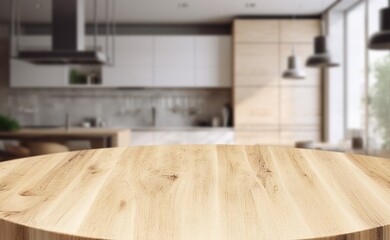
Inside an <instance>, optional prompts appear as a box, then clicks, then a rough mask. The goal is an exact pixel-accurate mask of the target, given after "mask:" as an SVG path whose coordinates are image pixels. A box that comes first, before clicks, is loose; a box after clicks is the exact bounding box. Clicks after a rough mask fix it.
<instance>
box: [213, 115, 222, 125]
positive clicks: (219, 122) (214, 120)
mask: <svg viewBox="0 0 390 240" xmlns="http://www.w3.org/2000/svg"><path fill="white" fill-rule="evenodd" d="M211 125H212V126H213V127H220V126H221V118H220V117H219V116H215V117H213V119H212V120H211Z"/></svg>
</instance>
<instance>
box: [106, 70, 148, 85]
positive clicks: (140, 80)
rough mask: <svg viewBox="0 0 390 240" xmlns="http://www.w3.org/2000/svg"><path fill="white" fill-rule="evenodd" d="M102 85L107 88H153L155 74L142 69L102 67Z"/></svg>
mask: <svg viewBox="0 0 390 240" xmlns="http://www.w3.org/2000/svg"><path fill="white" fill-rule="evenodd" d="M102 85H103V86H106V87H153V72H152V71H151V69H150V68H147V67H146V68H142V67H134V68H132V67H120V66H113V67H112V66H104V67H102Z"/></svg>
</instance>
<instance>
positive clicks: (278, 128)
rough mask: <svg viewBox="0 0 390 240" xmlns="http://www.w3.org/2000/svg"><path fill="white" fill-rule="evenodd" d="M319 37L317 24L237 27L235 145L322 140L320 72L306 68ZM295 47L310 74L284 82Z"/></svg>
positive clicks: (236, 23)
mask: <svg viewBox="0 0 390 240" xmlns="http://www.w3.org/2000/svg"><path fill="white" fill-rule="evenodd" d="M320 31H321V28H320V21H319V20H318V19H299V20H296V21H294V22H293V21H291V20H285V19H279V20H278V19H275V20H263V19H256V20H253V19H245V20H243V19H238V20H235V21H234V33H233V34H234V36H233V38H234V43H233V48H234V50H233V51H234V73H233V76H234V84H233V92H234V101H233V108H234V123H235V127H236V129H237V131H236V143H261V144H288V145H292V144H294V142H295V141H307V140H311V141H317V140H320V139H321V127H322V124H321V113H322V110H321V106H322V103H321V97H322V92H321V91H322V89H321V85H322V84H321V71H320V70H319V69H313V68H305V67H304V66H305V62H304V61H305V59H306V58H307V57H309V56H310V55H312V54H313V38H314V37H315V36H316V35H318V34H319V33H320ZM292 46H294V48H295V52H296V55H298V56H299V57H300V58H301V60H302V63H301V65H302V66H303V67H304V68H305V69H304V70H305V71H306V73H307V77H306V78H305V79H303V80H291V79H284V78H282V74H283V71H284V70H285V69H287V59H288V57H289V56H290V55H291V48H292ZM251 130H253V132H251ZM300 132H302V135H301V136H300V135H299V133H300Z"/></svg>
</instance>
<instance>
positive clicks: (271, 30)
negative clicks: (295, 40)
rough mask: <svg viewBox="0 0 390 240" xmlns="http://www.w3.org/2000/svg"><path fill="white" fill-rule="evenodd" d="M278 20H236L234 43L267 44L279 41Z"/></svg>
mask: <svg viewBox="0 0 390 240" xmlns="http://www.w3.org/2000/svg"><path fill="white" fill-rule="evenodd" d="M279 38H280V37H279V20H236V21H234V41H235V42H236V43H267V42H278V41H279Z"/></svg>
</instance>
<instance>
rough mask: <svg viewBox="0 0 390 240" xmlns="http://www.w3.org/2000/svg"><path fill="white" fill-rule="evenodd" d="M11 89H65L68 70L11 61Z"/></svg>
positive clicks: (62, 67) (54, 66)
mask: <svg viewBox="0 0 390 240" xmlns="http://www.w3.org/2000/svg"><path fill="white" fill-rule="evenodd" d="M10 65H11V87H15V88H17V87H26V88H34V87H65V86H66V85H67V82H66V80H67V75H68V68H67V67H66V66H61V65H57V66H56V65H34V64H31V63H28V62H24V61H20V60H16V59H13V60H11V64H10Z"/></svg>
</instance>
